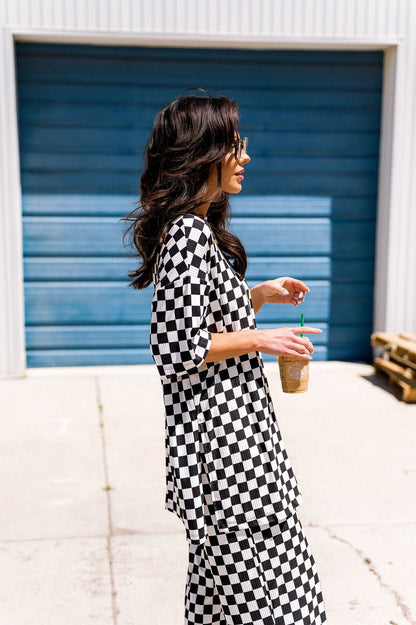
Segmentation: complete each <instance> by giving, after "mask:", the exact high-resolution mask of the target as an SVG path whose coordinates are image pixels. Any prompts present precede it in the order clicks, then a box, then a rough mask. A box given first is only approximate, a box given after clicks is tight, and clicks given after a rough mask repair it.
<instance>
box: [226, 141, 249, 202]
mask: <svg viewBox="0 0 416 625" xmlns="http://www.w3.org/2000/svg"><path fill="white" fill-rule="evenodd" d="M235 138H236V139H237V138H238V137H237V135H236V136H235ZM250 160H251V159H250V157H249V155H248V154H247V153H246V152H242V153H241V156H240V158H239V159H238V160H237V159H236V158H235V152H234V148H232V150H230V152H229V153H228V154H227V155H226V156H225V158H224V160H223V161H222V163H221V189H222V190H223V191H226V192H227V193H240V191H241V189H242V188H243V187H242V181H243V177H244V165H245V164H246V163H249V162H250ZM239 172H241V174H242V175H241V176H237V175H236V174H238V173H239Z"/></svg>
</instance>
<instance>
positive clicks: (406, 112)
mask: <svg viewBox="0 0 416 625" xmlns="http://www.w3.org/2000/svg"><path fill="white" fill-rule="evenodd" d="M0 27H1V31H0V84H1V85H2V86H3V85H4V87H5V88H4V90H3V89H2V96H1V97H2V101H1V108H0V229H1V230H0V376H20V375H23V374H24V371H25V346H24V315H23V310H24V307H23V270H22V236H21V188H20V178H19V160H18V159H19V153H18V141H17V118H16V89H15V66H14V55H13V41H14V39H20V40H31V41H55V42H57V41H61V42H66V43H69V42H73V43H93V44H94V43H95V44H100V45H102V44H109V45H111V44H115V45H169V46H171V45H175V43H177V44H178V45H180V46H184V45H189V46H193V45H197V46H199V47H200V46H204V45H205V46H215V47H219V46H222V47H248V48H249V47H252V48H291V49H294V48H311V49H312V48H313V49H379V50H380V49H383V50H385V55H384V56H385V63H384V83H383V103H382V132H381V145H380V170H379V202H378V219H377V249H376V279H375V293H374V297H375V315H374V330H386V331H392V332H398V331H402V330H407V331H413V332H414V331H416V245H415V242H416V210H415V208H414V207H415V206H416V176H415V174H414V172H415V171H416V0H107V1H105V0H0Z"/></svg>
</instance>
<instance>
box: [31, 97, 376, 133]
mask: <svg viewBox="0 0 416 625" xmlns="http://www.w3.org/2000/svg"><path fill="white" fill-rule="evenodd" d="M322 108H325V111H324V112H325V115H323V114H322V113H323V111H322ZM20 111H21V115H22V121H23V122H24V123H26V124H34V123H36V124H42V123H43V124H47V125H48V126H49V125H50V124H53V125H54V126H55V127H61V126H65V127H71V126H72V125H75V126H78V127H80V126H87V127H90V126H92V127H94V126H95V127H101V126H103V127H104V126H106V125H108V124H109V123H110V124H111V125H112V127H117V126H121V127H124V128H127V127H128V128H132V127H133V126H134V124H135V123H136V121H137V118H138V116H139V115H140V119H141V124H143V125H145V126H147V125H148V124H152V121H153V119H154V116H155V110H154V107H153V106H150V105H143V104H137V105H132V104H127V103H123V106H120V105H119V104H117V103H111V104H105V103H97V104H92V103H90V102H89V103H88V104H87V105H86V104H85V103H75V102H70V103H65V102H60V101H58V100H51V101H49V102H28V103H24V102H23V103H22V104H21V109H20ZM258 115H260V120H261V123H262V124H264V125H267V127H268V128H269V129H271V130H282V129H284V130H285V131H288V130H295V131H297V130H304V131H305V130H307V129H308V128H310V127H311V126H312V127H313V128H315V129H316V130H322V129H325V130H337V129H338V128H339V126H340V123H341V122H342V124H343V126H344V127H345V129H346V130H350V129H351V130H355V131H357V130H365V131H371V130H375V129H377V128H378V116H375V115H374V111H373V110H372V109H369V110H368V111H364V112H363V111H362V110H357V111H354V109H352V110H351V109H350V108H349V107H348V108H345V109H335V108H332V107H326V106H325V104H324V102H321V110H310V111H309V110H307V109H306V110H304V109H300V110H294V109H290V108H287V109H286V108H278V107H275V108H274V109H267V108H262V110H261V112H260V113H259V112H257V116H258ZM255 116H256V111H253V117H254V119H255Z"/></svg>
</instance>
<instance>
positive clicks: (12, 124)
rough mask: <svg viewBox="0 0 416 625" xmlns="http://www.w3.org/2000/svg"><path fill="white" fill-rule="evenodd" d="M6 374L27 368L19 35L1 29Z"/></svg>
mask: <svg viewBox="0 0 416 625" xmlns="http://www.w3.org/2000/svg"><path fill="white" fill-rule="evenodd" d="M0 84H2V85H4V91H3V93H2V105H1V107H0V137H1V142H0V164H1V166H0V377H14V376H22V375H24V373H25V370H26V348H25V319H24V293H23V286H24V284H23V241H22V191H21V185H20V164H19V140H18V122H17V91H16V69H15V57H14V42H13V35H12V33H11V32H10V30H8V29H7V28H2V29H0Z"/></svg>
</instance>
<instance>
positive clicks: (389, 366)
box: [374, 358, 416, 402]
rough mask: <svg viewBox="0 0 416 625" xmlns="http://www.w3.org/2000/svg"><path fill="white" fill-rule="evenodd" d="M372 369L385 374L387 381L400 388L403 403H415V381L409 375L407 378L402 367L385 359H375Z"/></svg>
mask: <svg viewBox="0 0 416 625" xmlns="http://www.w3.org/2000/svg"><path fill="white" fill-rule="evenodd" d="M374 367H375V368H376V370H377V369H379V370H381V371H384V372H385V373H387V375H388V376H389V379H390V380H392V381H393V382H394V383H395V384H397V385H398V386H400V388H401V389H402V398H403V400H404V401H406V402H416V380H415V379H414V378H413V376H412V375H411V374H410V377H409V374H406V371H405V370H404V369H403V367H401V366H400V365H397V364H395V363H394V362H392V361H391V360H386V359H385V358H375V359H374Z"/></svg>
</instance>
